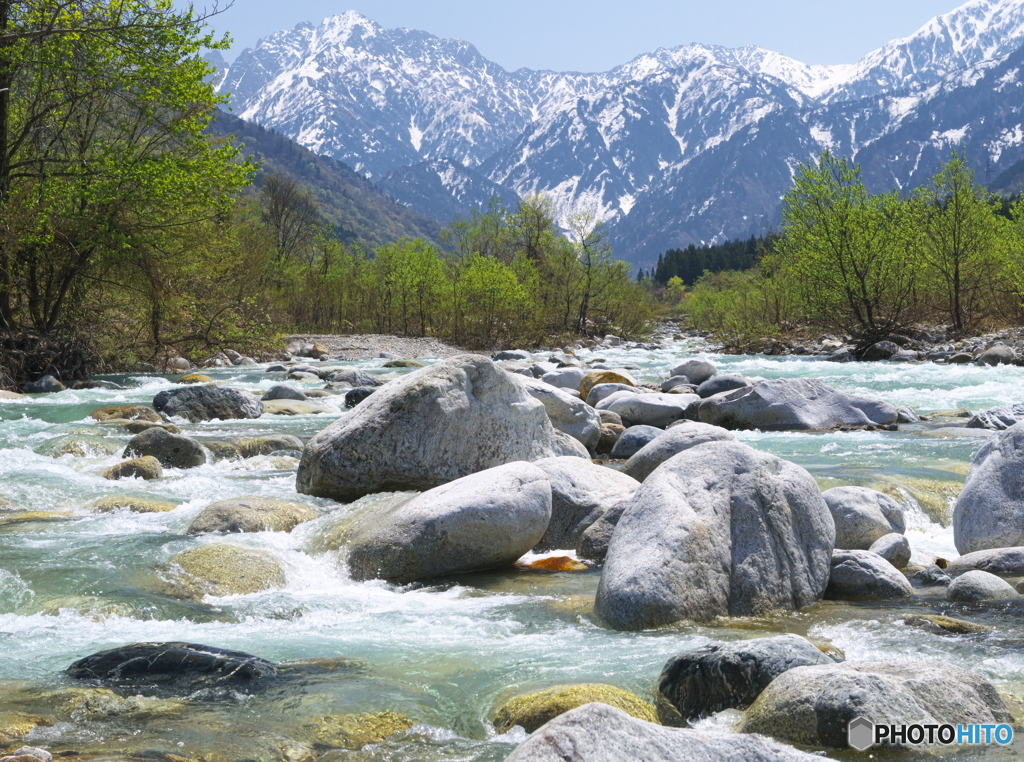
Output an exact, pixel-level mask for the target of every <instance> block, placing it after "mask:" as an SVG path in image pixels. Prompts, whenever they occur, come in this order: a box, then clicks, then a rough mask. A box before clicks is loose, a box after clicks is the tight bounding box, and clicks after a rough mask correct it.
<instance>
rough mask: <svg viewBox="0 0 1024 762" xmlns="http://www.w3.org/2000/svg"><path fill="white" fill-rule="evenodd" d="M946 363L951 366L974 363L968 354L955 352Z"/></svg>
mask: <svg viewBox="0 0 1024 762" xmlns="http://www.w3.org/2000/svg"><path fill="white" fill-rule="evenodd" d="M946 362H948V363H950V364H951V365H966V364H967V363H970V362H974V356H973V355H971V354H970V353H968V352H957V353H956V354H954V355H952V356H950V357H949V358H948V359H947V360H946Z"/></svg>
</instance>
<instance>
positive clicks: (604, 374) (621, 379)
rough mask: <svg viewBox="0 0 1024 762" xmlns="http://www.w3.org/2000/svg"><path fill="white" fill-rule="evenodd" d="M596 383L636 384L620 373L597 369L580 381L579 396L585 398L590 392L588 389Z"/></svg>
mask: <svg viewBox="0 0 1024 762" xmlns="http://www.w3.org/2000/svg"><path fill="white" fill-rule="evenodd" d="M598 384H625V385H626V386H636V384H635V383H634V382H633V379H631V378H626V377H625V376H624V375H622V374H621V373H616V372H614V371H611V370H599V371H595V372H594V373H588V374H587V375H585V376H584V377H583V379H582V380H581V381H580V396H581V397H583V399H586V398H587V395H588V394H590V390H591V389H593V388H594V387H595V386H597V385H598Z"/></svg>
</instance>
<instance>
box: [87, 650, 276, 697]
mask: <svg viewBox="0 0 1024 762" xmlns="http://www.w3.org/2000/svg"><path fill="white" fill-rule="evenodd" d="M67 674H68V675H69V676H70V677H72V678H74V679H76V680H96V681H98V682H101V683H107V684H114V685H124V686H131V687H133V688H136V689H144V688H146V687H158V688H159V687H167V688H183V689H187V690H198V689H201V688H209V687H221V686H245V685H250V684H253V683H256V682H258V681H260V680H264V679H266V678H269V677H273V676H274V675H276V674H277V668H276V667H275V666H274V665H273V664H272V663H271V662H269V661H266V660H264V659H260V658H259V657H257V656H253V655H251V654H247V653H243V652H242V651H230V650H227V649H223V648H214V647H212V646H204V645H199V644H196V643H133V644H131V645H126V646H121V647H120V648H113V649H111V650H109V651H101V652H99V653H95V654H93V655H92V656H86V657H85V658H84V659H79V660H78V661H76V662H75V663H74V664H72V665H71V666H70V667H68V669H67Z"/></svg>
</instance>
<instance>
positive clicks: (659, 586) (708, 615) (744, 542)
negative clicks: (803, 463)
mask: <svg viewBox="0 0 1024 762" xmlns="http://www.w3.org/2000/svg"><path fill="white" fill-rule="evenodd" d="M623 505H624V509H623V513H622V518H621V519H619V522H618V526H616V528H615V533H614V534H613V535H612V539H611V543H610V545H609V547H608V555H607V558H606V560H605V565H604V570H603V571H602V574H601V582H600V585H599V586H598V590H597V599H596V601H595V611H596V612H597V613H598V614H599V615H600V616H601V617H602V618H603V619H604V620H605V621H606V622H607V623H608V624H610V625H611V626H612V627H614V628H615V629H620V630H640V629H644V628H648V627H657V626H658V625H662V624H667V623H669V622H675V621H678V620H681V619H692V620H696V621H707V620H710V619H712V618H714V617H716V616H719V615H726V614H729V615H733V616H757V615H761V614H767V613H769V612H774V611H780V610H781V611H792V610H794V609H799V608H802V607H804V606H807V605H809V604H811V603H815V602H816V601H819V600H820V599H821V597H822V594H823V593H824V592H825V586H826V585H827V584H828V575H829V568H830V561H831V558H832V547H833V543H834V542H835V525H834V524H833V522H832V515H831V514H830V513H829V510H828V506H827V505H825V501H824V499H823V498H822V497H821V492H820V490H819V489H818V485H817V484H816V483H815V481H814V479H813V478H812V477H811V475H810V474H809V473H807V471H805V470H804V469H803V468H800V467H799V466H797V465H795V464H793V463H790V462H788V461H785V460H782V459H781V458H778V457H776V456H774V455H769V454H768V453H763V452H758V451H757V450H754V449H753V448H751V447H748V446H747V445H744V444H741V443H739V442H708V443H706V444H702V445H698V446H697V447H694V448H692V449H690V450H687V451H685V452H683V453H680V454H679V455H676V456H674V457H672V458H670V459H669V460H667V461H666V462H665V463H663V464H662V465H661V466H660V467H659V468H658V469H656V470H655V471H654V473H652V474H651V475H650V476H648V477H647V480H646V481H644V483H643V484H642V485H641V487H640V489H638V490H637V491H636V493H635V494H634V495H633V497H632V498H630V499H629V500H628V501H626V502H625V503H623Z"/></svg>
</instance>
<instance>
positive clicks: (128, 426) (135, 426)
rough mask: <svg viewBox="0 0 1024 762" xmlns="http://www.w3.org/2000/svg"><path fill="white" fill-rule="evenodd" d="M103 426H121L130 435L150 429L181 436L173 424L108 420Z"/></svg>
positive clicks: (123, 419) (122, 419)
mask: <svg viewBox="0 0 1024 762" xmlns="http://www.w3.org/2000/svg"><path fill="white" fill-rule="evenodd" d="M100 425H101V426H120V427H121V428H123V429H124V430H125V431H127V432H128V433H129V434H141V433H142V432H143V431H149V430H150V429H163V430H164V431H166V432H167V433H168V434H180V433H181V429H179V428H178V427H177V426H175V425H174V424H173V423H153V422H152V421H129V420H127V419H125V418H108V419H107V420H105V421H100Z"/></svg>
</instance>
